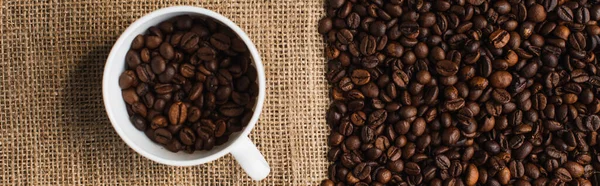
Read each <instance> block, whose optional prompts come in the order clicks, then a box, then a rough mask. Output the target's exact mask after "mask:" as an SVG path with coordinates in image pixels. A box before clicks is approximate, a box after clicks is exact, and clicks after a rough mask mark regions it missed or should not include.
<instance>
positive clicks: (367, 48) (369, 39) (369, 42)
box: [360, 36, 377, 56]
mask: <svg viewBox="0 0 600 186" xmlns="http://www.w3.org/2000/svg"><path fill="white" fill-rule="evenodd" d="M376 45H377V40H376V39H375V37H373V36H366V37H364V38H363V39H362V40H361V42H360V52H361V53H362V54H363V55H367V56H370V55H372V54H374V53H375V50H376V47H377V46H376Z"/></svg>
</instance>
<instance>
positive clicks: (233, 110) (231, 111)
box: [219, 103, 244, 117]
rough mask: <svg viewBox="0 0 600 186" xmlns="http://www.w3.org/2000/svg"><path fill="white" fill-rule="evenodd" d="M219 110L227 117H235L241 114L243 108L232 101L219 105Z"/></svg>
mask: <svg viewBox="0 0 600 186" xmlns="http://www.w3.org/2000/svg"><path fill="white" fill-rule="evenodd" d="M219 112H220V113H221V114H223V115H224V116H227V117H236V116H240V115H241V114H243V112H244V108H243V107H240V106H238V105H236V104H234V103H226V104H224V105H222V106H221V107H219Z"/></svg>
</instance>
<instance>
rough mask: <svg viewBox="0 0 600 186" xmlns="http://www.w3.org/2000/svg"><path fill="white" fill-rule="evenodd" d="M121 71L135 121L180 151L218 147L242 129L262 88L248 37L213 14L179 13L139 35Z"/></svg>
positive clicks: (154, 138) (250, 115)
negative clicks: (217, 20)
mask: <svg viewBox="0 0 600 186" xmlns="http://www.w3.org/2000/svg"><path fill="white" fill-rule="evenodd" d="M125 62H126V66H127V67H126V70H125V72H123V73H122V74H121V76H120V77H119V86H120V87H121V89H122V90H123V91H122V93H123V99H124V100H125V102H126V105H127V112H128V113H129V116H131V118H130V119H131V123H132V124H133V125H134V126H135V128H137V129H138V130H140V131H144V132H145V134H146V135H147V136H148V138H150V139H151V140H152V141H154V142H156V143H159V144H161V145H163V146H164V147H165V148H166V149H168V150H169V151H173V152H178V151H180V150H183V151H185V152H188V153H192V152H194V151H195V150H210V149H212V148H213V147H214V146H215V145H221V144H224V143H225V142H227V141H228V139H229V136H230V135H231V134H232V133H234V132H238V131H241V130H242V129H243V127H245V126H246V125H247V124H248V122H249V121H250V118H251V117H252V114H253V108H254V105H255V102H256V96H257V95H258V85H257V84H256V76H257V74H256V73H257V72H256V69H255V68H254V67H253V66H252V65H251V63H252V60H251V58H250V54H249V52H248V49H247V47H246V45H245V43H244V42H243V41H242V40H241V39H240V38H239V37H238V36H237V35H236V34H235V33H234V32H233V31H232V30H231V29H230V28H228V27H227V26H225V25H222V24H220V23H217V22H216V21H214V20H212V19H202V18H192V17H190V16H187V15H185V16H178V17H175V18H173V19H171V20H167V21H164V22H162V23H160V24H159V25H158V26H153V27H150V28H149V29H148V31H147V32H146V33H145V34H144V35H138V36H137V37H135V39H134V40H133V42H132V43H131V49H130V50H129V51H128V52H127V55H126V57H125Z"/></svg>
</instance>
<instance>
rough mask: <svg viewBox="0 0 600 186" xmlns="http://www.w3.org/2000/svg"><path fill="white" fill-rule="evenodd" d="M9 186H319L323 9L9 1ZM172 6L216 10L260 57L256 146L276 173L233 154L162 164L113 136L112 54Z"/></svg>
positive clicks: (5, 69)
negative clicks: (108, 97) (262, 85)
mask: <svg viewBox="0 0 600 186" xmlns="http://www.w3.org/2000/svg"><path fill="white" fill-rule="evenodd" d="M0 2H1V10H0V21H1V24H0V36H1V39H0V69H1V70H0V185H99V184H102V185H104V184H106V185H316V184H318V183H319V182H320V181H321V180H322V179H324V178H325V177H326V176H325V175H326V172H327V165H328V162H327V161H326V158H325V156H326V150H327V145H326V135H327V133H328V131H327V130H328V129H327V125H326V123H325V110H326V107H327V105H328V102H329V99H328V92H327V89H328V88H327V84H326V81H325V78H324V69H325V65H324V64H325V61H324V60H325V59H324V57H322V48H323V44H322V43H323V42H322V39H321V36H319V34H318V33H317V31H316V30H317V29H316V26H317V22H318V20H319V18H320V17H322V16H323V14H324V12H323V11H324V8H323V6H324V2H323V1H322V0H310V1H308V0H300V1H298V0H236V1H216V0H215V1H212V0H211V1H198V0H190V1H167V0H165V1H123V0H118V1H115V0H86V1H73V2H67V1H64V2H63V1H60V0H53V1H47V0H42V1H34V0H18V1H13V0H4V1H2V0H0ZM173 5H192V6H198V7H204V8H208V9H211V10H214V11H216V12H219V13H221V14H223V15H225V16H226V17H228V18H230V19H231V20H233V22H235V23H236V24H238V25H239V26H240V27H241V28H242V29H243V30H245V31H246V32H247V33H248V35H249V36H250V38H251V39H252V40H253V41H254V43H255V44H256V46H257V48H258V50H259V52H260V53H261V55H262V58H263V62H264V65H265V70H266V77H267V94H266V101H265V105H264V109H263V112H262V115H261V118H260V120H259V122H258V124H257V125H256V127H255V128H254V130H253V131H252V133H251V134H250V138H251V139H252V140H253V141H254V142H255V143H256V145H257V146H258V148H259V149H260V150H261V151H262V153H263V154H264V156H265V157H266V159H267V161H268V162H269V163H270V165H271V174H270V175H269V176H268V177H267V178H266V179H265V180H263V181H260V182H257V181H252V180H250V178H249V177H248V176H247V175H246V174H245V173H244V172H243V170H242V169H241V168H240V166H239V165H237V164H236V162H235V160H234V159H233V158H232V157H231V156H230V155H227V156H225V157H223V158H220V159H218V160H216V161H213V162H211V163H208V164H204V165H201V166H193V167H173V166H166V165H162V164H158V163H155V162H153V161H151V160H149V159H146V158H144V157H142V156H141V155H138V154H137V153H136V152H135V151H133V150H132V149H130V148H129V147H128V146H127V145H126V144H125V143H124V142H123V141H122V140H121V139H120V138H119V136H118V135H117V134H116V133H115V132H114V130H113V128H112V126H111V124H110V122H109V120H108V118H107V115H106V113H105V109H104V105H103V102H102V92H101V91H102V89H101V84H102V83H101V79H102V72H103V69H104V63H105V60H106V58H107V56H108V53H109V51H110V49H111V47H112V45H113V44H114V42H115V41H116V40H117V38H118V37H119V34H121V33H122V32H123V31H124V30H125V28H127V26H128V25H129V24H131V23H132V22H134V21H135V20H136V19H138V18H140V17H141V16H143V15H145V14H147V13H149V12H151V11H153V10H156V9H159V8H164V7H169V6H173Z"/></svg>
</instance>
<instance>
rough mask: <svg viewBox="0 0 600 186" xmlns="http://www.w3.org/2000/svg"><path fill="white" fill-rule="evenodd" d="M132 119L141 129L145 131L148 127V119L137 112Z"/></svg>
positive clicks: (136, 126) (137, 127) (135, 125)
mask: <svg viewBox="0 0 600 186" xmlns="http://www.w3.org/2000/svg"><path fill="white" fill-rule="evenodd" d="M130 120H131V123H132V124H133V126H134V127H135V128H136V129H138V130H140V131H145V130H146V128H147V127H148V121H146V119H144V117H142V116H140V115H137V114H135V115H133V116H131V118H130Z"/></svg>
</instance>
